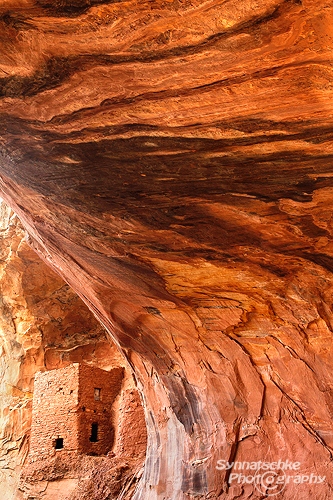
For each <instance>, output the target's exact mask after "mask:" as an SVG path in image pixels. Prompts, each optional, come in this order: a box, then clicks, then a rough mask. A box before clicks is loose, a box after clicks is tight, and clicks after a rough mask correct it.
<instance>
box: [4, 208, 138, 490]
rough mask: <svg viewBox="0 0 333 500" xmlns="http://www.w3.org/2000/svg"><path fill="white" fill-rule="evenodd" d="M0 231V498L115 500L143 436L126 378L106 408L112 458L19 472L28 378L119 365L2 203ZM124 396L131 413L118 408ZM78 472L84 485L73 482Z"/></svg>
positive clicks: (45, 464)
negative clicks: (74, 366)
mask: <svg viewBox="0 0 333 500" xmlns="http://www.w3.org/2000/svg"><path fill="white" fill-rule="evenodd" d="M0 224H1V225H0V231H1V233H0V252H1V264H0V276H1V277H0V296H1V309H0V352H1V356H0V363H1V372H0V433H1V434H0V439H1V441H0V443H1V444H0V485H1V499H2V500H13V499H14V498H15V499H24V498H35V499H39V498H41V499H42V498H43V499H44V500H51V498H52V494H53V495H54V494H56V495H57V499H58V500H60V499H65V498H66V499H67V498H69V493H72V495H73V498H74V497H75V496H76V495H79V497H80V498H82V499H83V498H86V497H87V498H90V499H93V498H96V499H98V500H102V499H103V498H106V496H105V495H106V493H105V491H106V492H107V491H109V492H112V491H113V492H114V491H116V492H118V493H119V491H120V490H121V489H122V488H123V487H124V483H125V484H126V481H127V480H128V478H130V477H131V473H133V472H132V469H133V467H135V466H136V470H137V469H138V468H139V469H140V467H141V466H142V459H143V456H144V450H145V429H144V427H142V426H144V420H143V415H142V409H141V405H140V400H139V398H138V396H137V392H136V390H135V388H134V384H133V381H131V377H130V374H129V372H128V371H127V375H126V376H125V379H124V381H123V392H122V393H119V395H118V399H117V402H116V405H115V406H114V408H113V416H112V418H113V423H114V426H115V440H114V444H115V446H114V453H113V457H115V458H113V459H111V458H109V459H107V458H104V459H102V458H101V459H98V460H97V461H96V459H95V458H88V457H86V458H85V457H82V459H81V460H77V461H76V462H75V463H74V464H71V463H68V462H67V463H66V461H65V462H64V463H62V468H61V467H60V466H59V463H53V462H54V460H49V461H47V460H46V461H45V460H44V461H43V460H40V461H38V460H37V463H35V464H34V465H30V466H29V467H27V464H28V463H29V457H28V452H29V441H30V440H29V436H30V427H31V402H32V395H33V389H34V386H33V379H34V375H35V373H36V372H37V371H40V370H45V369H46V370H52V369H55V368H60V367H65V366H67V365H69V364H71V363H73V362H81V363H82V362H84V363H86V364H90V365H93V366H98V367H100V368H103V369H106V370H109V369H111V368H112V367H114V366H121V365H122V366H123V365H124V359H123V358H122V357H121V356H120V355H119V353H118V350H117V349H116V347H115V346H114V345H112V344H111V343H110V341H109V340H108V339H107V337H106V332H105V330H104V328H102V327H101V325H100V324H99V323H98V322H97V320H96V319H95V318H94V316H93V315H92V314H91V312H90V311H89V310H88V309H87V307H86V306H85V305H84V304H83V302H82V301H81V300H80V299H79V298H78V296H77V295H76V294H75V293H74V292H73V291H72V290H71V289H70V288H69V286H68V285H67V284H65V283H64V282H63V280H62V279H61V278H59V276H57V275H56V274H55V273H54V272H53V271H52V270H51V269H50V268H49V267H48V266H46V265H45V263H44V262H42V261H41V260H40V258H39V257H38V256H37V255H36V254H35V252H33V251H32V250H31V249H30V248H29V246H28V245H27V243H26V241H25V238H24V231H23V229H22V226H21V225H20V224H19V221H18V219H17V217H16V216H15V215H14V213H13V212H12V211H11V210H10V209H9V208H8V207H7V206H6V205H5V204H4V203H3V202H2V203H1V205H0ZM125 365H126V364H125ZM129 395H130V396H129ZM129 397H130V399H132V400H133V403H132V408H131V407H130V405H129V404H128V403H126V402H128V401H129ZM134 401H135V402H136V403H134ZM133 405H134V406H133ZM126 413H127V414H128V415H129V417H130V418H136V425H137V429H134V430H132V425H129V426H127V421H128V419H126ZM140 423H141V425H140ZM138 431H140V440H139V441H138V445H137V447H136V454H133V450H132V447H133V444H132V443H125V446H124V443H123V442H124V439H125V440H129V439H132V440H133V438H136V437H137V436H136V433H137V432H138ZM118 457H121V460H120V461H118V463H117V464H116V462H117V460H118ZM60 465H61V464H60ZM115 465H117V467H115ZM22 468H23V470H24V474H23V477H22V478H21V481H20V475H21V472H22ZM43 468H44V469H45V470H44V473H43V471H42V469H43ZM36 471H37V472H36ZM84 471H85V475H84V477H85V481H84V480H81V481H79V479H80V477H81V476H82V475H83V472H84ZM93 474H95V475H97V476H98V477H99V481H98V482H97V483H96V484H95V489H96V491H95V492H94V491H93V490H91V485H90V483H89V481H92V476H93ZM110 478H111V480H110ZM55 479H56V480H55ZM110 481H111V482H112V484H111V485H109V484H108V483H110ZM54 492H56V493H54ZM103 495H104V496H103Z"/></svg>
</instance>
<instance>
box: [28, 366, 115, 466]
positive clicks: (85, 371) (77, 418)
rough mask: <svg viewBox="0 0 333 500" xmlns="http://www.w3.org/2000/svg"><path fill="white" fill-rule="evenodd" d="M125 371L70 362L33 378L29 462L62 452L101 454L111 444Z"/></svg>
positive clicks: (106, 450) (109, 447) (108, 449)
mask: <svg viewBox="0 0 333 500" xmlns="http://www.w3.org/2000/svg"><path fill="white" fill-rule="evenodd" d="M122 379H123V368H115V369H113V370H111V371H110V372H107V371H105V370H101V369H99V368H95V367H91V366H88V365H84V364H79V363H74V364H72V365H70V366H67V367H65V368H61V369H58V370H51V371H46V372H39V373H37V374H36V376H35V386H34V397H33V408H32V426H31V439H30V452H29V458H30V460H33V461H34V460H36V459H40V458H48V457H50V456H53V455H55V454H56V453H58V452H59V453H60V452H65V453H66V452H69V453H75V454H89V455H103V454H106V453H107V452H108V451H110V449H111V448H112V445H113V436H114V431H113V427H112V421H111V406H112V403H113V401H114V399H115V398H116V396H117V394H119V391H120V388H121V383H122Z"/></svg>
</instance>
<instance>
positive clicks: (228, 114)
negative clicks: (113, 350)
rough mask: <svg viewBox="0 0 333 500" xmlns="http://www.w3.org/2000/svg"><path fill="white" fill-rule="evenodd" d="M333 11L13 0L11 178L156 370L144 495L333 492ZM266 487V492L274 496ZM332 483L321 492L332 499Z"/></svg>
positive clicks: (2, 49)
mask: <svg viewBox="0 0 333 500" xmlns="http://www.w3.org/2000/svg"><path fill="white" fill-rule="evenodd" d="M332 21H333V6H332V2H331V1H329V0H284V1H281V0H257V1H253V0H237V1H236V0H229V1H217V0H210V1H197V0H183V1H182V0H170V1H167V0H165V1H157V0H156V1H155V0H152V1H149V0H147V1H142V2H138V1H136V0H130V1H127V2H121V1H120V2H112V1H101V0H84V1H77V0H63V1H53V2H51V1H48V0H36V1H34V0H24V1H23V0H20V1H19V0H16V1H15V0H3V2H2V4H1V6H0V22H1V30H0V72H1V79H0V96H1V100H0V123H1V149H0V151H1V157H0V175H1V179H0V187H1V191H2V196H3V198H4V199H5V200H6V201H7V202H8V203H9V204H10V206H11V207H12V208H13V210H15V212H16V213H17V214H18V215H19V216H20V218H21V220H22V222H23V224H24V226H25V228H26V229H27V231H28V233H29V234H30V239H29V242H30V245H31V246H32V247H33V248H34V249H35V250H36V251H37V252H38V253H39V255H41V256H42V258H44V260H45V261H46V262H47V263H48V264H50V265H51V266H52V267H53V268H54V269H55V270H56V271H57V272H58V273H59V274H60V275H61V276H62V277H63V278H64V279H65V280H66V281H67V282H68V283H69V284H70V285H71V286H72V287H73V289H74V290H75V291H76V292H77V293H78V294H79V296H80V297H81V298H82V299H83V300H84V301H85V303H86V304H87V305H88V306H89V307H90V309H91V310H92V311H93V312H94V313H95V315H96V316H97V317H98V318H99V320H100V321H101V323H102V324H103V325H104V326H105V327H106V329H107V330H108V331H109V333H110V335H111V336H112V337H113V338H114V339H115V341H116V343H117V345H118V346H119V348H120V350H121V351H122V352H123V353H124V354H125V356H126V358H127V359H128V361H129V363H130V365H131V367H132V369H133V372H134V373H135V376H136V380H137V383H138V387H139V388H140V390H141V391H142V395H143V401H144V405H145V410H146V421H147V426H148V434H149V443H148V452H147V462H146V466H145V470H144V475H143V478H142V479H141V482H140V483H139V486H138V487H137V489H136V493H135V494H134V496H133V499H135V500H156V499H157V500H182V499H194V498H195V499H198V498H199V499H223V500H224V499H226V500H229V499H234V498H242V499H247V498H262V497H258V495H257V493H255V489H254V486H253V484H245V485H238V484H232V483H231V482H230V480H229V476H228V473H226V471H219V470H217V469H216V465H217V461H218V460H229V461H234V460H238V461H245V460H268V461H277V460H279V459H284V460H286V459H289V460H291V461H299V462H301V464H302V472H303V473H304V474H307V473H311V472H313V471H314V470H315V471H316V472H317V473H318V474H321V475H325V477H326V480H325V482H324V483H322V484H320V485H316V484H315V485H311V484H300V485H294V484H292V483H290V484H287V485H286V487H285V489H284V490H283V493H282V494H281V495H282V496H281V498H284V499H288V500H289V499H290V500H291V499H293V498H295V495H297V497H298V498H310V497H311V496H313V497H314V498H321V499H329V498H331V497H332V466H331V462H332V446H333V434H332V412H333V406H332V386H333V371H332V326H333V315H332V298H333V297H332V294H333V288H332V284H333V283H332V270H333V246H332V242H331V237H332V230H333V229H332V205H333V201H332V194H333V183H332V176H333V170H332V153H333V141H332V139H333V132H332V131H333V129H332V125H333V118H332V111H333V99H332V97H333V84H332V82H333V74H332V46H333V33H332ZM255 495H257V496H255ZM318 495H319V496H318Z"/></svg>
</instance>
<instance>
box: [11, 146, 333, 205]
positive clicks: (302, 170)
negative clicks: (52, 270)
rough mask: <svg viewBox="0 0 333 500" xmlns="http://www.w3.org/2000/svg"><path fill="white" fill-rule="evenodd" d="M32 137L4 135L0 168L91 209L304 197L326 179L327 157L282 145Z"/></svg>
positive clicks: (330, 157)
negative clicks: (261, 147) (254, 149)
mask: <svg viewBox="0 0 333 500" xmlns="http://www.w3.org/2000/svg"><path fill="white" fill-rule="evenodd" d="M36 142H37V141H35V140H31V141H30V140H24V139H22V138H19V137H12V138H11V143H10V145H8V147H7V148H6V149H7V151H6V152H5V155H7V157H9V158H10V159H11V161H7V162H4V163H3V165H2V167H1V171H2V172H3V173H5V174H6V175H8V176H10V177H11V178H12V179H14V180H16V181H17V182H18V183H20V184H23V185H25V186H27V187H30V188H32V189H34V190H35V191H36V192H38V193H41V194H44V195H47V196H56V198H57V201H59V202H61V203H63V204H65V205H66V204H68V205H70V206H72V207H73V208H75V209H78V210H82V211H88V212H91V211H93V213H95V214H97V213H99V212H107V211H109V210H112V211H113V213H114V211H116V212H117V210H119V209H121V210H123V209H125V210H127V209H129V208H130V207H135V208H136V209H138V210H140V207H141V208H145V209H147V208H150V207H151V208H152V207H163V206H165V205H168V199H169V198H170V199H171V198H172V199H173V200H175V199H177V198H178V199H179V198H184V197H199V198H201V199H203V200H212V199H215V200H217V197H218V196H219V195H225V194H227V193H230V192H232V193H234V192H235V193H242V194H248V195H252V196H256V197H258V198H259V199H262V200H266V201H276V200H277V199H279V198H281V197H287V198H292V199H294V200H296V201H310V200H311V195H312V193H313V191H314V190H315V189H318V188H322V187H328V186H332V182H333V181H332V179H331V178H330V177H329V176H327V177H325V176H324V174H325V173H327V174H329V173H331V170H332V168H331V165H332V160H333V155H332V154H326V155H325V154H324V153H323V154H321V155H308V154H305V153H303V152H302V151H296V152H291V151H284V150H282V151H277V152H275V153H269V154H265V153H262V154H257V155H254V154H251V152H250V153H247V154H246V153H244V152H243V151H242V150H241V149H240V150H239V151H236V152H232V151H231V152H230V153H229V154H228V155H225V154H223V155H219V153H220V152H221V153H225V152H226V147H225V144H224V143H223V140H222V141H221V142H220V141H214V140H212V139H202V138H198V139H189V138H179V137H178V138H164V137H150V136H146V137H135V138H129V139H113V140H111V139H109V140H102V141H99V142H87V143H80V144H68V143H53V144H47V143H44V147H43V148H41V147H40V146H41V143H40V142H37V144H38V146H37V147H36ZM212 153H214V155H212ZM66 158H70V159H72V160H74V161H73V163H68V162H66ZM314 171H315V172H316V173H317V174H318V178H317V179H316V178H314V176H313V172H314ZM41 174H42V176H41ZM319 174H320V175H319ZM92 199H93V200H94V202H93V206H89V205H92V202H91V200H92ZM87 204H88V206H87ZM85 206H86V207H85Z"/></svg>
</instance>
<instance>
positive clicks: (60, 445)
mask: <svg viewBox="0 0 333 500" xmlns="http://www.w3.org/2000/svg"><path fill="white" fill-rule="evenodd" d="M54 447H55V449H56V450H62V448H63V447H64V440H63V438H57V439H56V440H55V443H54Z"/></svg>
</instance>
